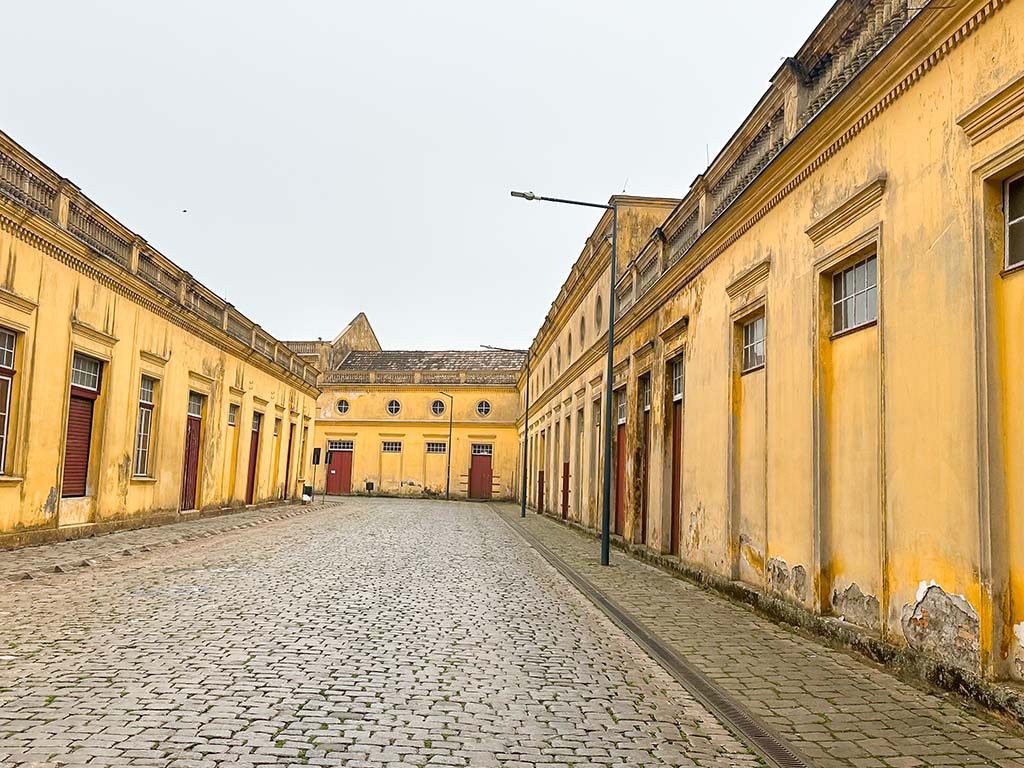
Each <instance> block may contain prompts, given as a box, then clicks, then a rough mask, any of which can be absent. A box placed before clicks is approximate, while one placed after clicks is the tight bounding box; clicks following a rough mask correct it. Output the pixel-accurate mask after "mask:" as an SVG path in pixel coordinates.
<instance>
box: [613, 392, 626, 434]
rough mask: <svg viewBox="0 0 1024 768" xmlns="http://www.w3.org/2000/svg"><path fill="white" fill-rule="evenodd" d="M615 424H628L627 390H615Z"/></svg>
mask: <svg viewBox="0 0 1024 768" xmlns="http://www.w3.org/2000/svg"><path fill="white" fill-rule="evenodd" d="M615 423H616V424H619V425H621V424H625V423H626V388H625V387H620V388H619V389H617V390H615Z"/></svg>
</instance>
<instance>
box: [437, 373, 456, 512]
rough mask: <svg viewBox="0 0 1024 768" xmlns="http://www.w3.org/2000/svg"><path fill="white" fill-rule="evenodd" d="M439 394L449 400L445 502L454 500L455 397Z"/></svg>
mask: <svg viewBox="0 0 1024 768" xmlns="http://www.w3.org/2000/svg"><path fill="white" fill-rule="evenodd" d="M438 394H440V395H442V396H443V397H447V398H448V450H447V451H445V453H446V454H448V465H447V467H446V469H445V472H444V500H445V501H451V498H452V419H454V418H455V397H454V396H452V395H449V394H448V393H447V392H439V393H438Z"/></svg>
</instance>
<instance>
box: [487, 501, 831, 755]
mask: <svg viewBox="0 0 1024 768" xmlns="http://www.w3.org/2000/svg"><path fill="white" fill-rule="evenodd" d="M494 512H495V514H497V515H498V517H500V518H501V519H502V520H503V521H504V522H505V524H506V525H508V527H509V528H511V529H512V530H514V531H515V532H516V533H518V534H519V535H520V536H522V538H523V539H525V540H526V542H527V543H528V544H529V545H530V546H531V547H533V548H534V549H535V550H536V551H537V552H538V554H540V556H541V557H543V558H544V559H545V560H547V561H548V563H550V564H551V565H552V566H553V567H554V568H555V570H556V571H558V572H559V573H561V574H562V576H564V577H565V578H566V579H567V580H568V581H569V582H570V583H572V585H573V586H574V587H576V588H577V589H578V590H579V591H580V592H582V593H583V594H584V595H586V597H587V598H588V599H589V600H590V601H591V602H593V603H594V604H595V605H596V606H597V607H598V608H600V609H601V610H602V611H604V612H605V614H607V615H608V617H609V618H611V620H612V621H614V622H615V623H616V624H618V625H619V627H620V628H621V629H622V630H623V631H624V632H626V634H628V635H629V636H630V637H631V638H633V640H634V641H635V642H636V643H637V644H638V645H639V646H640V647H641V648H643V649H644V650H645V651H646V652H647V653H648V654H649V655H650V656H651V657H652V658H653V659H654V660H655V661H657V662H658V663H659V664H660V665H661V666H662V667H664V668H665V670H666V671H667V672H668V673H669V674H670V675H672V677H673V678H675V679H676V681H677V682H678V683H679V684H680V685H682V686H683V687H684V688H685V689H686V690H688V691H689V692H690V693H692V694H693V695H694V696H695V697H696V698H697V699H698V700H699V701H700V702H701V703H702V704H704V706H705V707H707V708H708V709H709V710H710V711H711V712H712V713H713V714H714V715H715V716H716V717H718V719H719V720H721V721H722V722H723V723H724V724H725V725H726V726H727V727H729V729H730V730H732V731H733V733H734V734H735V735H736V737H737V738H738V739H740V741H742V742H743V743H744V744H746V745H747V746H749V747H750V748H751V749H753V750H754V752H756V753H757V754H758V755H760V756H761V757H763V758H764V759H765V760H766V761H767V762H768V764H769V765H771V766H774V768H814V766H813V764H812V763H810V762H809V761H808V760H807V759H806V758H804V757H802V756H801V755H799V754H798V753H797V752H796V751H795V750H794V749H793V748H792V747H790V746H789V745H788V744H787V743H786V742H785V741H784V740H783V739H782V737H780V736H778V735H777V734H775V733H774V732H773V731H772V730H771V729H770V728H768V727H767V726H766V725H764V724H763V723H762V722H761V721H760V720H758V719H757V718H756V717H755V716H754V715H752V714H751V713H750V712H748V711H747V710H746V709H745V708H744V707H743V706H742V705H740V704H739V703H737V702H736V701H735V700H734V699H733V698H732V697H731V696H729V694H727V693H726V692H725V691H723V690H722V689H721V688H719V687H718V685H717V684H715V683H714V682H712V681H711V680H709V679H708V678H707V677H706V676H705V675H704V674H703V673H702V672H700V671H699V670H697V669H696V668H695V667H693V666H692V665H691V664H690V663H689V662H688V661H686V660H685V659H684V658H683V657H682V656H680V655H679V654H677V653H676V652H675V651H673V650H672V649H671V648H669V647H668V646H667V645H666V644H665V643H663V642H662V641H661V640H660V639H658V637H657V636H656V635H653V634H651V633H650V632H648V631H647V630H646V629H644V627H643V626H642V625H641V624H639V623H638V622H637V621H636V620H635V619H634V618H633V617H631V616H630V615H629V614H628V613H626V612H625V611H624V610H622V609H621V608H620V607H619V606H618V605H616V604H615V602H614V601H613V600H611V599H610V598H608V597H607V596H605V594H604V593H603V592H601V590H599V589H598V588H597V587H595V586H594V585H593V584H591V583H590V582H589V581H588V580H587V579H586V578H584V577H583V576H581V575H580V574H578V573H577V572H576V571H574V570H573V569H572V568H571V567H570V566H569V565H568V564H567V563H566V562H565V561H564V560H562V558H560V557H559V556H558V555H556V554H555V553H554V552H552V551H551V550H550V549H548V548H547V546H545V545H544V544H543V543H541V541H540V540H539V539H538V538H537V537H536V536H534V535H533V534H532V533H530V532H529V531H526V530H524V529H523V528H521V527H520V526H517V525H514V524H513V523H511V522H509V521H508V520H506V519H505V517H504V516H502V514H501V513H500V512H498V511H497V510H494Z"/></svg>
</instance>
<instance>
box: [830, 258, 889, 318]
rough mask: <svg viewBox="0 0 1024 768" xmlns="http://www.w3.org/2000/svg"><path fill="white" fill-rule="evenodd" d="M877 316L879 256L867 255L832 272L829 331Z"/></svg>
mask: <svg viewBox="0 0 1024 768" xmlns="http://www.w3.org/2000/svg"><path fill="white" fill-rule="evenodd" d="M877 319H878V258H877V257H876V256H869V257H868V258H866V259H864V260H863V261H861V262H858V263H857V264H854V265H853V266H852V267H849V268H847V269H844V270H842V271H841V272H837V273H836V274H834V275H833V276H832V332H833V333H842V332H843V331H848V330H850V329H852V328H858V327H860V326H862V325H867V324H869V323H873V322H875V321H876V320H877Z"/></svg>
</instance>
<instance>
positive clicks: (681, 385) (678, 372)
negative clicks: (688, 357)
mask: <svg viewBox="0 0 1024 768" xmlns="http://www.w3.org/2000/svg"><path fill="white" fill-rule="evenodd" d="M670 370H671V379H672V384H671V386H672V402H673V403H678V402H681V401H682V400H683V393H684V391H685V389H686V383H685V382H686V368H685V366H684V365H683V361H682V359H679V360H673V361H672V367H671V369H670ZM677 385H678V386H677Z"/></svg>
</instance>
